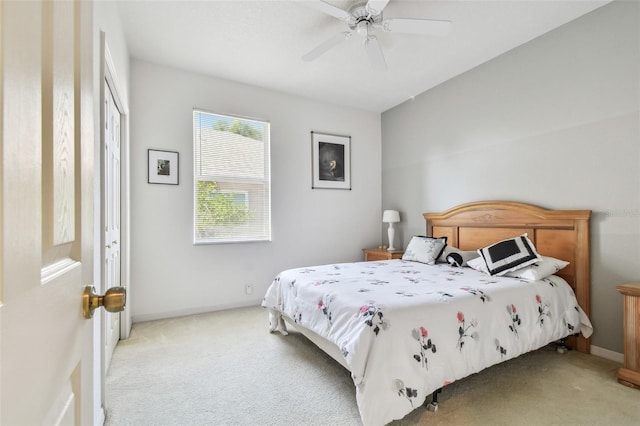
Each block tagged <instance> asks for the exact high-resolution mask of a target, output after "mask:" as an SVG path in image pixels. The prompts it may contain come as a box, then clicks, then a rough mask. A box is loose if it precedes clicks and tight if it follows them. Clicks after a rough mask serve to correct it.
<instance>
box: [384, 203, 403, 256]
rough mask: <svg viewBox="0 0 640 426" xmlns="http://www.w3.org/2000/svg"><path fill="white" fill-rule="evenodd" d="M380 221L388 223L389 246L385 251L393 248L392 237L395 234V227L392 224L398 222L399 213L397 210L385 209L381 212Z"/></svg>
mask: <svg viewBox="0 0 640 426" xmlns="http://www.w3.org/2000/svg"><path fill="white" fill-rule="evenodd" d="M382 222H384V223H388V224H389V230H388V231H387V232H388V236H389V248H388V249H387V251H392V250H395V248H394V247H393V237H394V236H395V229H393V224H394V223H396V222H400V213H399V212H398V211H397V210H385V211H384V212H383V213H382Z"/></svg>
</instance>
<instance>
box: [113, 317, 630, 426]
mask: <svg viewBox="0 0 640 426" xmlns="http://www.w3.org/2000/svg"><path fill="white" fill-rule="evenodd" d="M267 317H268V315H267V311H266V310H265V309H263V308H261V307H252V308H243V309H233V310H228V311H221V312H213V313H208V314H201V315H193V316H188V317H181V318H172V319H167V320H159V321H150V322H145V323H137V324H134V326H133V330H132V333H131V337H130V338H129V339H128V340H126V341H121V342H120V343H119V344H118V346H117V348H116V350H115V353H114V355H113V360H112V363H111V367H110V369H109V372H108V374H107V378H106V391H105V406H106V422H105V425H106V426H122V425H136V426H144V425H154V426H161V425H190V426H198V425H310V426H313V425H318V426H320V425H360V424H361V422H360V416H359V414H358V408H357V406H356V399H355V386H354V385H353V382H352V381H351V378H350V376H349V373H348V372H347V371H346V370H345V369H344V368H343V367H342V366H341V365H340V364H338V363H337V362H336V361H334V360H333V359H331V358H330V357H329V356H327V355H326V354H324V353H323V352H322V351H320V350H319V349H318V348H317V347H316V346H314V345H313V344H312V343H310V342H309V341H308V340H307V339H306V338H305V337H303V336H301V335H300V334H298V333H295V332H293V333H291V334H290V335H289V336H282V335H280V334H270V333H269V332H268V327H267V326H268V319H267ZM619 367H620V365H619V364H617V363H615V362H612V361H609V360H606V359H603V358H599V357H596V356H593V355H585V354H581V353H577V352H569V353H567V354H565V355H560V354H558V353H557V352H556V351H555V349H554V348H553V347H551V346H549V347H545V348H543V349H540V350H538V351H535V352H532V353H529V354H525V355H523V356H521V357H519V358H516V359H514V360H510V361H507V362H505V363H502V364H500V365H497V366H494V367H491V368H489V369H486V370H484V371H482V372H480V373H478V374H475V375H473V376H470V377H467V378H465V379H463V380H460V381H458V382H455V383H453V384H451V385H449V386H447V387H446V388H444V390H443V392H442V394H440V396H439V400H440V406H439V409H438V411H437V412H435V413H434V412H429V411H427V410H426V408H425V407H419V408H417V409H416V410H414V411H413V412H412V413H410V414H408V415H407V416H406V417H405V418H404V419H402V420H399V421H396V422H394V423H393V424H394V425H396V426H398V425H445V424H446V425H640V391H639V390H637V389H632V388H628V387H625V386H622V385H620V384H619V383H618V382H617V381H616V378H615V374H616V371H617V369H618V368H619Z"/></svg>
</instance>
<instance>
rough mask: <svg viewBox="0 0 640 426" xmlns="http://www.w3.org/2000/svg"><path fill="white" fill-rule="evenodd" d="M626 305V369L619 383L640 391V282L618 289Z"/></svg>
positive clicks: (623, 369)
mask: <svg viewBox="0 0 640 426" xmlns="http://www.w3.org/2000/svg"><path fill="white" fill-rule="evenodd" d="M616 288H617V289H618V291H619V292H620V293H621V294H622V296H623V305H624V367H622V368H620V370H618V381H619V382H620V383H622V384H623V385H626V386H630V387H633V388H639V389H640V282H635V283H629V284H624V285H619V286H617V287H616Z"/></svg>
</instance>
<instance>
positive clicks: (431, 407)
mask: <svg viewBox="0 0 640 426" xmlns="http://www.w3.org/2000/svg"><path fill="white" fill-rule="evenodd" d="M441 392H442V388H439V389H436V390H435V391H434V392H433V394H431V402H430V403H428V404H427V410H428V411H433V412H434V413H435V412H436V411H438V394H439V393H441Z"/></svg>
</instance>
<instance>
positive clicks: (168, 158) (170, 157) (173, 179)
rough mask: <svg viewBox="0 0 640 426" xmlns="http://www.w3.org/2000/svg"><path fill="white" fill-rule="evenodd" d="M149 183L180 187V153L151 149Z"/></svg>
mask: <svg viewBox="0 0 640 426" xmlns="http://www.w3.org/2000/svg"><path fill="white" fill-rule="evenodd" d="M148 157H149V180H148V182H149V183H161V184H165V185H178V153H177V152H174V151H160V150H157V149H150V150H149V151H148Z"/></svg>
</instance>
